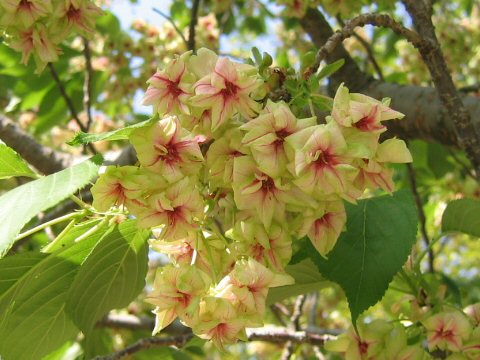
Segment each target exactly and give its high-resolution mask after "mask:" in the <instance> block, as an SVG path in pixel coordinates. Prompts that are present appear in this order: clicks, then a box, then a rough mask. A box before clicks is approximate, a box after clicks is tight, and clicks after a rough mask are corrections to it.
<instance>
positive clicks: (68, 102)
mask: <svg viewBox="0 0 480 360" xmlns="http://www.w3.org/2000/svg"><path fill="white" fill-rule="evenodd" d="M48 68H49V69H50V73H51V74H52V77H53V79H54V80H55V83H56V84H57V88H58V90H59V91H60V95H62V98H63V100H64V101H65V104H66V105H67V108H68V110H69V111H70V115H71V116H72V118H73V119H74V120H75V122H76V123H77V124H78V127H79V128H80V130H82V131H83V132H88V129H87V128H86V127H85V125H83V123H82V122H81V121H80V118H79V117H78V113H77V111H76V110H75V106H74V105H73V102H72V99H70V97H69V96H68V94H67V91H66V90H65V87H64V86H63V83H62V81H61V80H60V77H59V76H58V74H57V71H56V70H55V67H54V66H53V64H52V63H48ZM86 148H88V149H89V150H90V151H91V152H92V153H93V154H96V153H97V150H96V149H95V147H94V146H93V144H91V143H89V144H88V145H86V147H84V150H85V149H86Z"/></svg>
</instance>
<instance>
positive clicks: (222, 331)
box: [187, 296, 246, 350]
mask: <svg viewBox="0 0 480 360" xmlns="http://www.w3.org/2000/svg"><path fill="white" fill-rule="evenodd" d="M187 324H188V325H191V326H192V330H193V332H194V333H195V334H196V335H197V336H198V337H200V338H202V339H206V340H211V341H212V342H213V343H214V344H215V345H216V346H217V348H219V349H220V350H223V349H224V348H225V345H228V344H231V343H234V342H235V341H236V340H237V339H240V340H246V334H245V320H244V319H243V318H242V317H240V316H239V314H238V313H237V312H236V310H235V308H234V307H233V305H232V304H231V303H230V301H229V300H227V299H224V298H220V297H212V296H206V297H204V298H203V299H202V301H201V302H200V306H199V312H198V317H197V318H195V319H194V320H193V321H192V322H191V323H187Z"/></svg>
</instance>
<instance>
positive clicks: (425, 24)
mask: <svg viewBox="0 0 480 360" xmlns="http://www.w3.org/2000/svg"><path fill="white" fill-rule="evenodd" d="M403 3H404V5H405V7H406V8H407V10H408V12H409V13H410V16H411V17H412V20H413V24H414V26H415V28H416V29H417V31H418V32H419V34H420V35H421V36H422V37H423V38H424V39H425V41H423V42H422V43H421V44H420V46H419V47H418V51H419V52H420V55H421V56H422V58H423V61H424V63H425V65H427V67H428V70H429V71H430V75H431V76H432V80H433V83H434V84H435V87H436V88H437V90H438V94H439V96H440V99H441V101H442V103H443V105H444V106H445V109H446V110H447V112H448V114H449V115H450V117H451V118H452V121H453V123H454V124H455V130H456V134H457V137H458V141H459V143H460V146H461V148H462V149H463V150H465V152H466V153H467V156H468V158H469V159H470V161H471V162H472V165H473V167H474V169H475V173H476V177H477V180H480V136H479V135H478V133H477V131H476V129H475V127H474V125H473V123H472V121H471V118H470V114H469V113H468V111H467V109H466V107H465V106H464V104H463V102H462V100H461V98H460V95H459V93H458V91H457V89H456V88H455V85H454V83H453V80H452V77H451V76H450V71H449V70H448V68H447V64H446V62H445V58H444V56H443V53H442V50H441V48H440V44H439V42H438V39H437V36H436V34H435V28H434V26H433V23H432V20H431V17H430V13H431V12H430V11H429V9H427V6H426V4H425V3H424V2H421V1H417V0H403Z"/></svg>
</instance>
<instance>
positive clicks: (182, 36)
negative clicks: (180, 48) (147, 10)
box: [152, 8, 188, 49]
mask: <svg viewBox="0 0 480 360" xmlns="http://www.w3.org/2000/svg"><path fill="white" fill-rule="evenodd" d="M152 10H153V11H155V12H156V13H157V14H158V15H160V16H161V17H163V18H164V19H165V20H167V21H168V22H169V23H170V24H172V26H173V28H174V29H175V31H176V32H177V34H178V35H179V36H180V37H181V38H182V40H183V42H184V43H185V46H186V47H187V49H188V41H187V39H186V38H185V35H183V33H182V30H180V29H179V28H178V26H177V24H175V21H173V19H172V18H171V17H170V16H168V15H167V14H165V13H164V12H163V11H161V10H158V9H157V8H152Z"/></svg>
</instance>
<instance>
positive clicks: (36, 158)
mask: <svg viewBox="0 0 480 360" xmlns="http://www.w3.org/2000/svg"><path fill="white" fill-rule="evenodd" d="M0 139H2V141H3V142H5V144H7V145H8V146H10V147H11V148H12V149H14V150H15V151H16V152H17V153H19V154H20V155H21V156H22V158H24V159H25V160H26V161H27V162H28V163H29V164H31V165H33V166H34V167H35V168H36V169H37V170H38V171H40V172H41V173H42V174H45V175H49V174H53V173H55V172H58V171H61V170H63V169H65V168H66V167H68V166H69V165H70V164H71V163H72V161H73V158H72V157H71V156H70V155H68V154H64V153H61V152H57V151H55V150H53V149H51V148H49V147H47V146H44V145H42V144H40V143H39V142H37V141H36V140H35V139H34V138H33V137H32V136H31V135H30V134H28V133H27V132H25V131H24V130H23V129H21V128H20V127H19V126H18V125H17V124H16V123H15V122H14V121H13V120H11V119H9V118H7V117H5V116H4V115H2V114H0Z"/></svg>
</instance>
